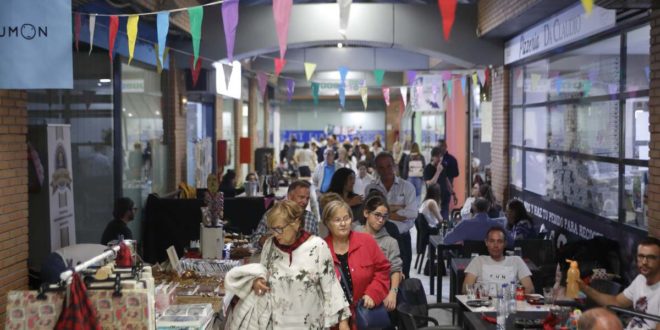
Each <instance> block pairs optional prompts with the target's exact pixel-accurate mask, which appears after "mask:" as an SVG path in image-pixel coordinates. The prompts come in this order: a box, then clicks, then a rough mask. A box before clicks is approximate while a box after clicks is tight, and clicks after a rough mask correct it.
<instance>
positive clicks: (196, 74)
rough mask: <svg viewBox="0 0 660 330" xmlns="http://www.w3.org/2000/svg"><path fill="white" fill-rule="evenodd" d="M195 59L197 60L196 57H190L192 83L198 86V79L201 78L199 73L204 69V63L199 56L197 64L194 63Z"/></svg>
mask: <svg viewBox="0 0 660 330" xmlns="http://www.w3.org/2000/svg"><path fill="white" fill-rule="evenodd" d="M193 61H195V57H194V56H191V57H190V74H191V75H192V83H193V87H195V86H197V80H198V79H199V73H200V71H201V70H202V63H201V62H200V59H199V57H198V58H197V62H196V63H195V65H193V63H194V62H193Z"/></svg>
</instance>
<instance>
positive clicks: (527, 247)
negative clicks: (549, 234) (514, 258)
mask: <svg viewBox="0 0 660 330" xmlns="http://www.w3.org/2000/svg"><path fill="white" fill-rule="evenodd" d="M514 246H515V247H520V248H521V249H522V256H523V258H528V259H529V260H531V261H532V262H533V263H534V264H535V265H537V266H542V265H548V264H551V265H553V267H554V265H556V263H557V260H556V250H555V247H554V243H553V241H552V240H545V239H521V240H516V241H515V242H514Z"/></svg>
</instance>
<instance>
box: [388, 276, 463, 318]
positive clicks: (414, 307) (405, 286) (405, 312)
mask: <svg viewBox="0 0 660 330" xmlns="http://www.w3.org/2000/svg"><path fill="white" fill-rule="evenodd" d="M397 303H398V306H397V310H398V311H399V316H400V322H401V323H402V325H401V326H402V327H403V328H402V329H460V327H458V326H457V325H456V324H455V321H456V313H460V311H461V307H460V305H459V304H458V303H435V304H429V303H427V301H426V292H425V291H424V287H423V286H422V281H420V280H419V279H417V278H407V279H405V280H403V281H402V282H401V284H400V285H399V293H398V294H397ZM431 309H444V310H451V312H452V324H451V325H447V326H444V327H440V328H437V327H433V328H428V327H427V326H428V323H429V322H431V323H433V324H434V325H436V326H438V325H439V323H438V320H436V319H434V318H432V317H429V310H431Z"/></svg>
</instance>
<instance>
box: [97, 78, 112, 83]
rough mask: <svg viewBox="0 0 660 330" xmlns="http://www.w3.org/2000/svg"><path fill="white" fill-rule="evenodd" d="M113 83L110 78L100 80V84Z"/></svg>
mask: <svg viewBox="0 0 660 330" xmlns="http://www.w3.org/2000/svg"><path fill="white" fill-rule="evenodd" d="M111 81H112V80H110V79H108V78H102V79H99V82H100V83H104V84H105V83H109V82H111Z"/></svg>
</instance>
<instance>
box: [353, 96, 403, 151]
mask: <svg viewBox="0 0 660 330" xmlns="http://www.w3.org/2000/svg"><path fill="white" fill-rule="evenodd" d="M392 99H394V97H392ZM402 108H403V102H402V101H401V97H399V96H398V95H397V96H396V101H394V100H392V101H390V105H389V106H388V107H387V108H386V109H385V136H384V137H383V140H382V141H383V143H385V144H386V146H385V145H384V146H383V148H384V149H386V150H388V151H392V145H393V144H394V138H395V134H394V133H395V132H396V131H398V130H399V129H400V128H401V114H402V113H403V111H402ZM400 134H403V133H400ZM363 143H364V142H363Z"/></svg>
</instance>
